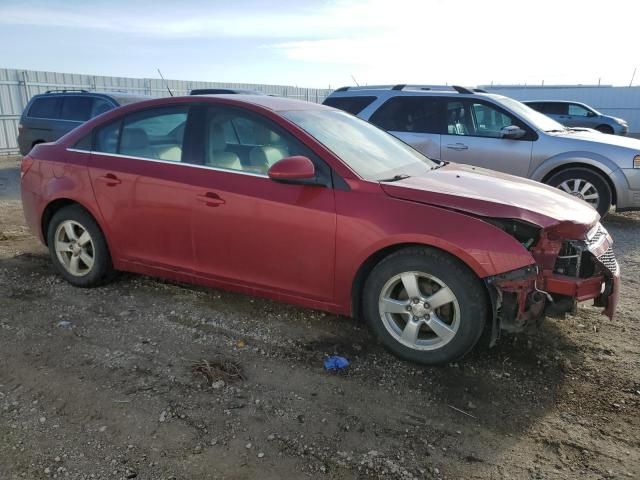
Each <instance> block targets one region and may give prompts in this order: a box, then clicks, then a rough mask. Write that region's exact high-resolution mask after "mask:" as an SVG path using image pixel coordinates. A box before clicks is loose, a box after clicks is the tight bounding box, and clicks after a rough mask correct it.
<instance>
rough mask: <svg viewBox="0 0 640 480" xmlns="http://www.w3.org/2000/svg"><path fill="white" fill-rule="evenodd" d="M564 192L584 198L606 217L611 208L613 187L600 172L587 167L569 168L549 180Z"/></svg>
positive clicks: (549, 182) (553, 185) (550, 183)
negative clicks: (611, 187) (610, 186)
mask: <svg viewBox="0 0 640 480" xmlns="http://www.w3.org/2000/svg"><path fill="white" fill-rule="evenodd" d="M547 183H548V184H549V185H551V186H552V187H556V188H558V189H560V190H562V191H563V192H566V193H568V194H569V195H573V196H574V197H576V198H579V199H580V200H584V201H585V202H587V203H588V204H589V205H591V206H592V207H593V208H595V209H596V210H597V211H598V213H599V214H600V216H601V217H604V216H605V215H606V214H607V213H608V212H609V209H610V208H611V189H610V188H609V184H608V183H607V181H606V180H605V179H604V178H603V177H602V176H601V175H599V174H598V173H596V172H594V171H593V170H589V169H586V168H569V169H567V170H563V171H561V172H559V173H556V174H555V175H554V176H553V177H551V178H550V179H549V181H548V182H547Z"/></svg>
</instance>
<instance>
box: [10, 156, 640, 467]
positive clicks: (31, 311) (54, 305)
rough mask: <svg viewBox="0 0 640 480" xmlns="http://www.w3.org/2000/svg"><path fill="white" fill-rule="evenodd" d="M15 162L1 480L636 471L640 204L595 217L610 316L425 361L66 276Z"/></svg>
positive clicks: (237, 310) (310, 322) (269, 308)
mask: <svg viewBox="0 0 640 480" xmlns="http://www.w3.org/2000/svg"><path fill="white" fill-rule="evenodd" d="M18 160H19V159H18V158H16V157H10V158H7V157H4V158H3V157H0V479H2V480H5V479H7V480H9V479H23V478H26V479H42V478H64V479H67V478H69V479H124V478H137V479H164V480H168V479H176V480H178V479H180V480H182V479H185V480H197V479H217V478H220V479H222V478H225V479H248V478H260V479H298V478H327V479H353V478H384V479H411V478H427V479H431V478H441V479H502V478H525V479H529V478H531V479H543V478H545V479H546V478H549V479H550V478H553V479H555V478H559V479H560V478H581V479H600V478H640V448H639V447H640V369H639V367H640V355H639V353H640V346H639V343H638V339H639V337H640V335H639V334H640V307H639V306H638V297H639V294H638V287H639V286H640V243H639V242H638V239H639V238H640V214H624V215H610V216H609V218H607V219H606V221H605V225H606V227H607V228H608V229H609V231H610V232H611V234H612V235H613V237H614V239H615V241H616V252H617V255H618V258H619V260H620V263H621V268H622V277H623V282H624V283H623V290H622V295H621V304H620V307H619V310H618V316H617V318H616V319H615V320H614V321H609V320H608V319H607V318H606V317H603V316H601V315H599V311H598V310H597V309H595V308H593V307H590V306H588V305H581V306H580V308H579V310H578V314H577V315H575V316H569V317H567V318H566V319H564V320H547V321H546V322H545V323H544V325H543V326H542V328H541V329H540V330H538V331H536V332H533V333H527V334H520V335H511V336H503V338H502V339H501V342H500V343H499V345H498V346H497V347H496V348H493V349H491V350H489V351H484V352H475V353H473V354H471V355H470V356H469V357H468V358H466V359H465V361H464V362H461V363H459V364H453V365H449V366H447V367H442V368H421V367H417V366H415V365H411V364H408V363H405V362H403V361H400V360H398V359H396V358H394V357H393V356H391V355H390V354H388V353H386V351H384V350H383V349H382V348H381V347H380V346H379V345H377V344H376V343H375V342H374V341H373V339H372V338H371V336H370V334H369V333H368V331H367V329H366V328H365V327H364V326H363V325H361V324H359V323H357V322H356V321H354V320H351V319H347V318H341V317H336V316H332V315H328V314H324V313H321V312H316V311H312V310H306V309H301V308H296V307H292V306H288V305H283V304H279V303H275V302H271V301H267V300H262V299H257V298H250V297H245V296H242V295H236V294H230V293H225V292H222V291H216V290H209V289H203V288H198V287H192V286H186V285H176V284H171V283H167V282H163V281H160V280H157V279H152V278H147V277H142V276H135V275H128V274H123V275H120V276H119V278H118V279H117V280H116V281H115V282H114V283H112V284H110V285H108V286H105V287H102V288H99V289H92V290H83V289H77V288H74V287H71V286H70V285H68V284H66V283H64V282H62V281H61V280H60V279H59V278H58V277H57V276H56V275H55V274H54V272H53V269H52V266H51V262H50V261H49V259H48V255H47V251H46V250H45V248H44V247H43V246H41V245H40V244H39V243H38V242H37V241H36V239H35V238H34V237H32V236H31V235H30V233H29V232H28V231H27V229H26V227H25V225H24V221H23V217H22V210H21V204H20V198H19V176H20V175H19V163H18ZM333 353H337V354H340V355H343V356H346V357H347V358H349V359H350V360H351V362H352V364H351V367H350V368H349V370H348V372H347V373H346V374H344V375H332V374H328V373H326V372H325V371H324V369H323V366H322V363H323V358H324V357H325V356H326V355H328V354H333ZM199 361H207V362H209V364H210V365H213V366H215V362H220V361H222V362H226V363H227V364H229V363H231V362H233V365H235V366H239V367H241V369H242V378H226V380H225V379H223V381H218V380H219V377H217V376H215V373H216V371H215V370H214V371H213V374H214V377H213V378H211V379H210V380H207V379H206V378H205V377H204V376H203V375H201V374H198V373H194V372H193V371H192V366H193V364H194V363H195V362H199Z"/></svg>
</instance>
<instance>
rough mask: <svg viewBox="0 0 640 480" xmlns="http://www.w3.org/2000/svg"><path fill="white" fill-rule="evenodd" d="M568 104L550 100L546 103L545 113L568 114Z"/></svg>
mask: <svg viewBox="0 0 640 480" xmlns="http://www.w3.org/2000/svg"><path fill="white" fill-rule="evenodd" d="M567 110H568V105H567V104H566V103H561V102H549V103H546V104H545V105H544V111H543V112H544V113H546V114H551V115H566V114H567Z"/></svg>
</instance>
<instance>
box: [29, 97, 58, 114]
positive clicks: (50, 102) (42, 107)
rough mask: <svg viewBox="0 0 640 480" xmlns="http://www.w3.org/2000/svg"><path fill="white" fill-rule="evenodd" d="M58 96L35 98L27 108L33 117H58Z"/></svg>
mask: <svg viewBox="0 0 640 480" xmlns="http://www.w3.org/2000/svg"><path fill="white" fill-rule="evenodd" d="M60 100H61V99H60V97H41V98H36V99H35V100H34V101H33V104H32V105H31V108H30V109H29V116H30V117H33V118H53V119H56V118H60V103H61V102H60Z"/></svg>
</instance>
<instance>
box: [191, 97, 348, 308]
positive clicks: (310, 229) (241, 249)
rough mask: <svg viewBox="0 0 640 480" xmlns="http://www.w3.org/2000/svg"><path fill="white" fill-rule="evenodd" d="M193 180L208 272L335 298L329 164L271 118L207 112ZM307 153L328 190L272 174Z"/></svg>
mask: <svg viewBox="0 0 640 480" xmlns="http://www.w3.org/2000/svg"><path fill="white" fill-rule="evenodd" d="M202 124H203V132H202V149H201V155H200V158H199V163H200V164H201V167H200V168H195V169H194V170H197V172H196V173H194V176H193V186H194V190H193V193H194V194H195V197H194V201H195V206H194V218H193V245H194V249H195V260H196V262H197V268H198V270H199V271H200V273H201V274H202V275H205V276H208V277H212V278H217V279H222V280H224V281H227V282H229V281H230V282H235V283H238V284H242V285H245V286H246V285H249V286H254V287H257V288H260V289H267V290H270V291H273V292H281V293H284V294H287V293H289V294H294V295H299V296H303V297H307V298H312V299H316V300H320V301H332V299H333V298H332V297H333V274H334V262H335V258H334V256H335V230H336V213H335V201H334V193H333V189H332V188H331V182H330V171H329V167H328V166H327V165H326V164H324V163H323V162H322V161H321V160H320V159H319V158H317V157H315V156H314V155H313V154H312V153H311V152H310V151H309V150H308V149H307V148H306V147H304V146H303V145H302V144H301V143H300V142H298V141H297V140H296V139H295V138H293V137H292V136H290V135H289V134H288V133H286V132H284V131H283V130H282V129H280V128H279V127H278V126H276V125H275V124H274V123H272V122H271V121H270V120H268V119H266V118H264V117H262V116H259V115H257V114H254V113H251V112H248V111H245V110H243V109H237V108H230V107H224V106H211V107H206V109H205V111H204V112H203V122H202ZM292 155H304V156H307V157H309V158H311V160H312V161H313V162H314V164H315V165H316V171H317V172H318V176H319V178H321V179H323V180H325V181H326V186H318V185H293V184H285V183H278V182H275V181H273V180H271V179H269V178H268V176H267V170H268V169H269V167H270V166H271V165H273V164H274V163H275V162H277V161H278V160H280V159H282V158H284V157H287V156H292Z"/></svg>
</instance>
